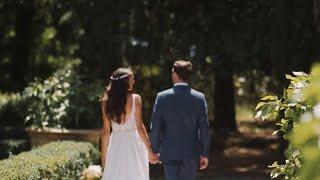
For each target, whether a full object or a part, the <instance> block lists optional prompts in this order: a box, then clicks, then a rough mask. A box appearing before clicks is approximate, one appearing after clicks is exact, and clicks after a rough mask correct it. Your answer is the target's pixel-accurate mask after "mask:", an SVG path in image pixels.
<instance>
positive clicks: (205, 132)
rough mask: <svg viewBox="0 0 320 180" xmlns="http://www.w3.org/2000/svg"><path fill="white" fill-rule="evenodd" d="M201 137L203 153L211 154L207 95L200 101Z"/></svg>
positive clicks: (205, 155)
mask: <svg viewBox="0 0 320 180" xmlns="http://www.w3.org/2000/svg"><path fill="white" fill-rule="evenodd" d="M198 123H199V139H200V144H201V155H202V156H203V157H208V155H209V143H210V136H209V121H208V106H207V102H206V100H205V97H203V98H202V100H201V103H200V115H199V122H198Z"/></svg>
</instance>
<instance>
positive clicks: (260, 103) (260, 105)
mask: <svg viewBox="0 0 320 180" xmlns="http://www.w3.org/2000/svg"><path fill="white" fill-rule="evenodd" d="M265 104H266V103H265V102H259V103H258V105H257V106H256V108H255V111H257V110H258V109H260V108H261V107H262V106H263V105H265Z"/></svg>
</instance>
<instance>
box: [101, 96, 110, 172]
mask: <svg viewBox="0 0 320 180" xmlns="http://www.w3.org/2000/svg"><path fill="white" fill-rule="evenodd" d="M105 105H106V100H105V99H103V100H102V101H101V110H102V120H103V127H102V131H101V165H102V167H104V165H105V163H106V155H107V150H108V144H109V137H110V121H109V119H108V117H107V115H106V113H105Z"/></svg>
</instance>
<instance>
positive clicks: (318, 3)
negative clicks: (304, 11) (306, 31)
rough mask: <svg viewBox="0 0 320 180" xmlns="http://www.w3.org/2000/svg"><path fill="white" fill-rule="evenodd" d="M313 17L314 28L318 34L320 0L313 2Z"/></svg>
mask: <svg viewBox="0 0 320 180" xmlns="http://www.w3.org/2000/svg"><path fill="white" fill-rule="evenodd" d="M313 15H314V18H313V22H314V26H315V27H316V29H317V31H318V32H320V0H313Z"/></svg>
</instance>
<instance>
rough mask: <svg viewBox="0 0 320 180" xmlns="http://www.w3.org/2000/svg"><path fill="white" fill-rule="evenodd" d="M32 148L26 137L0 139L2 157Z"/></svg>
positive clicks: (0, 154) (0, 156) (0, 155)
mask: <svg viewBox="0 0 320 180" xmlns="http://www.w3.org/2000/svg"><path fill="white" fill-rule="evenodd" d="M28 150H30V142H29V141H28V140H26V139H6V140H0V159H4V158H7V157H9V156H10V155H15V154H19V153H21V152H22V151H28Z"/></svg>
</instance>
